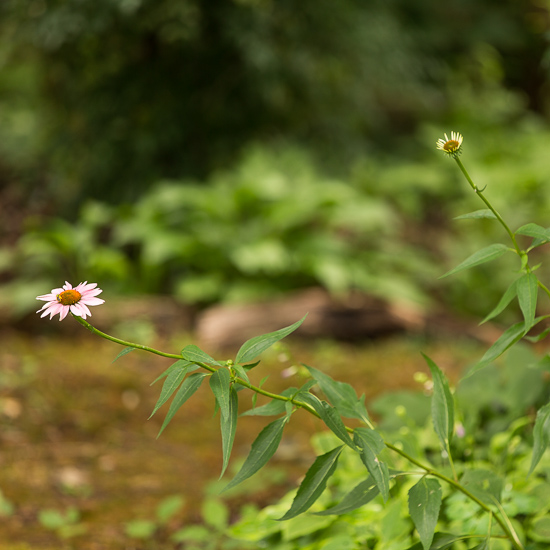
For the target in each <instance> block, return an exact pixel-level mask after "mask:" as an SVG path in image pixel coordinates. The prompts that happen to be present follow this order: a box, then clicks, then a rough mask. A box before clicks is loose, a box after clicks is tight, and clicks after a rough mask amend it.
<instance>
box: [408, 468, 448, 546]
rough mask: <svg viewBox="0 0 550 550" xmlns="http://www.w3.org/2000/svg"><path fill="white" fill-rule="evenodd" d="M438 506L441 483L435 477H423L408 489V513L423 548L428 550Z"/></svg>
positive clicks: (439, 503) (432, 536)
mask: <svg viewBox="0 0 550 550" xmlns="http://www.w3.org/2000/svg"><path fill="white" fill-rule="evenodd" d="M440 508H441V485H439V482H438V481H437V479H431V478H430V479H428V478H426V477H423V478H422V479H421V480H420V481H419V482H418V483H417V484H416V485H414V487H412V488H411V489H410V491H409V513H410V515H411V518H412V520H413V523H414V526H415V527H416V530H417V531H418V534H419V535H420V542H421V543H422V546H423V548H424V550H429V548H430V547H431V545H432V540H433V538H434V533H435V527H436V525H437V519H438V518H439V509H440Z"/></svg>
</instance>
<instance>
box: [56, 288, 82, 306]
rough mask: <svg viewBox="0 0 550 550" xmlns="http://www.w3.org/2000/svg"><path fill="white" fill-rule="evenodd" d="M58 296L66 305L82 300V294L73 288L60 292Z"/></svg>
mask: <svg viewBox="0 0 550 550" xmlns="http://www.w3.org/2000/svg"><path fill="white" fill-rule="evenodd" d="M56 298H57V301H58V302H59V303H60V304H63V305H64V306H72V305H73V304H76V303H77V302H80V298H82V294H80V292H78V290H75V289H74V288H73V289H71V290H64V291H63V292H62V293H61V294H58V295H57V296H56Z"/></svg>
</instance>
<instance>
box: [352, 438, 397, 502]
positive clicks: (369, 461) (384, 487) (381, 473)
mask: <svg viewBox="0 0 550 550" xmlns="http://www.w3.org/2000/svg"><path fill="white" fill-rule="evenodd" d="M353 439H354V442H355V444H356V445H357V446H358V447H359V448H360V449H361V452H360V456H361V460H362V461H363V464H364V465H365V466H366V467H367V470H368V472H369V474H370V475H371V476H372V477H373V479H374V481H375V482H376V486H377V487H378V489H379V491H380V494H381V495H382V498H383V499H384V502H386V500H388V498H389V496H390V475H389V472H388V467H387V466H386V464H385V463H384V462H382V461H381V460H379V459H378V454H379V453H381V452H382V450H383V449H384V448H385V447H386V445H385V444H384V440H383V439H382V436H381V435H380V434H379V433H378V432H375V431H374V430H370V429H367V428H356V429H355V431H354V433H353Z"/></svg>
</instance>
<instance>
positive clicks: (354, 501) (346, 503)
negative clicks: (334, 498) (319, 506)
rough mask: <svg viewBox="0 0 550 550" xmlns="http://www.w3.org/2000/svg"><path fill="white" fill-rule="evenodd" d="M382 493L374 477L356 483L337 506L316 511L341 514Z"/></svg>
mask: <svg viewBox="0 0 550 550" xmlns="http://www.w3.org/2000/svg"><path fill="white" fill-rule="evenodd" d="M379 494H380V490H379V489H378V487H377V486H376V482H375V481H374V480H373V479H372V477H368V478H367V479H365V480H363V481H361V483H359V485H356V486H355V487H354V488H353V489H352V490H351V491H350V492H349V493H348V494H347V495H346V496H345V497H344V498H343V499H342V501H341V502H340V503H339V504H337V505H336V506H332V507H331V508H327V509H326V510H323V511H322V512H314V513H315V515H317V516H331V515H335V516H340V515H342V514H347V513H349V512H353V511H354V510H357V509H358V508H361V506H364V505H365V504H368V503H369V502H370V501H371V500H373V499H374V498H376V497H377V496H378V495H379Z"/></svg>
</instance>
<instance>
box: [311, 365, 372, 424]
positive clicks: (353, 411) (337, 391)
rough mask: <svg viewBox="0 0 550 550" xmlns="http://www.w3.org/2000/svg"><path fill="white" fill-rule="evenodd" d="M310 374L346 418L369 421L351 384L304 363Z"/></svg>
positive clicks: (361, 402)
mask: <svg viewBox="0 0 550 550" xmlns="http://www.w3.org/2000/svg"><path fill="white" fill-rule="evenodd" d="M305 367H306V369H307V370H308V371H309V373H310V374H311V376H312V377H313V378H314V379H315V380H317V382H318V383H319V386H320V387H321V389H322V390H323V393H324V394H325V395H326V396H327V398H328V400H329V401H330V402H331V403H332V405H334V407H336V409H337V410H338V412H339V413H340V414H341V415H342V416H345V417H346V418H357V419H359V420H362V421H363V422H368V421H369V414H368V412H367V409H366V407H365V404H364V403H363V401H362V400H361V399H358V398H357V393H356V392H355V390H354V389H353V387H352V386H350V385H349V384H346V383H345V382H337V381H336V380H333V379H332V378H331V377H330V376H328V375H326V374H325V373H323V372H321V371H320V370H317V369H314V368H313V367H308V366H307V365H305Z"/></svg>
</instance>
